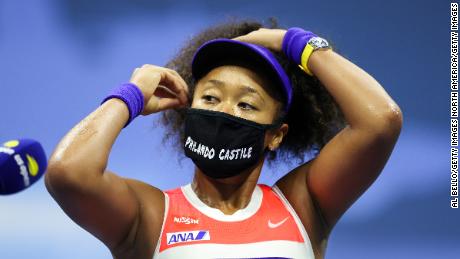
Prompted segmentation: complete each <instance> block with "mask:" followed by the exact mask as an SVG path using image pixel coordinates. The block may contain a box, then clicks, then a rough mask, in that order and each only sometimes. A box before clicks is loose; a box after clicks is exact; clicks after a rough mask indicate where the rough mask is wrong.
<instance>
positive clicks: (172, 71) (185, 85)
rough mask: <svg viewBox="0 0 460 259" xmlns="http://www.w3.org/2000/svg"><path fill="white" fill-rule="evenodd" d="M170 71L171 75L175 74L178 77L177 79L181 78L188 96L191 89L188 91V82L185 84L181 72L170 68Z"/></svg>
mask: <svg viewBox="0 0 460 259" xmlns="http://www.w3.org/2000/svg"><path fill="white" fill-rule="evenodd" d="M168 71H170V72H171V73H173V74H174V75H176V76H177V78H179V80H180V81H181V82H182V85H183V86H184V89H185V92H186V93H187V94H188V92H189V89H188V85H187V82H185V80H184V78H182V76H181V75H180V74H179V72H177V71H176V70H174V69H169V68H168Z"/></svg>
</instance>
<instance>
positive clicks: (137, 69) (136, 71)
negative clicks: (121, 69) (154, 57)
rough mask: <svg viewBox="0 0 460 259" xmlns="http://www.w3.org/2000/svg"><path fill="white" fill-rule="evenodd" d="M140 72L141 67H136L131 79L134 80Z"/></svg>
mask: <svg viewBox="0 0 460 259" xmlns="http://www.w3.org/2000/svg"><path fill="white" fill-rule="evenodd" d="M138 72H139V68H138V67H136V68H135V69H134V71H133V73H132V74H131V79H130V80H133V78H134V77H135V76H136V74H137V73H138Z"/></svg>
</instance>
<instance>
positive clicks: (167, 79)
mask: <svg viewBox="0 0 460 259" xmlns="http://www.w3.org/2000/svg"><path fill="white" fill-rule="evenodd" d="M179 78H180V77H178V76H176V75H175V74H174V73H172V72H170V71H167V70H165V73H162V78H161V81H160V83H161V84H162V85H164V86H166V87H168V88H169V89H170V90H172V91H173V92H174V93H175V94H176V95H177V96H178V97H179V99H180V100H181V101H182V102H183V103H187V99H188V98H187V94H186V90H185V88H184V86H182V84H183V83H182V82H181V80H180V79H179Z"/></svg>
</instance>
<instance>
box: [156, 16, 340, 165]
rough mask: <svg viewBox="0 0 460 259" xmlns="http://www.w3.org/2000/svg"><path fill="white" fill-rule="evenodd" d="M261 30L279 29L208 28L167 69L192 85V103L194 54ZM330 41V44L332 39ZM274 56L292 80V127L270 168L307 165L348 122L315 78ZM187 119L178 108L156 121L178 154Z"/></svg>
mask: <svg viewBox="0 0 460 259" xmlns="http://www.w3.org/2000/svg"><path fill="white" fill-rule="evenodd" d="M259 28H269V29H276V28H280V27H279V26H278V22H277V19H276V18H274V17H270V18H269V19H268V25H267V26H264V24H262V23H261V22H258V21H256V20H252V19H244V20H240V19H237V18H230V19H229V20H228V21H226V22H223V23H221V24H218V25H215V26H213V27H208V28H206V29H205V30H203V31H201V32H200V33H198V34H197V35H195V36H193V37H191V38H190V39H188V40H187V41H186V42H185V44H184V45H183V47H182V48H181V49H180V50H179V52H178V53H177V54H176V55H175V56H174V57H173V58H172V59H171V60H169V61H168V62H167V64H166V65H165V67H168V68H171V69H174V70H176V71H177V72H178V73H179V74H180V75H181V76H182V77H183V79H184V80H185V82H186V83H187V84H188V86H189V90H190V91H189V98H190V100H191V99H192V97H193V93H194V90H195V85H196V82H195V79H194V78H193V76H192V71H191V63H192V58H193V55H194V53H195V51H196V50H197V49H198V48H199V47H200V46H201V45H202V44H203V43H205V42H207V41H209V40H212V39H216V38H228V39H231V38H234V37H237V36H240V35H245V34H247V33H250V32H251V31H255V30H258V29H259ZM328 41H329V42H330V39H328ZM330 45H332V46H333V48H334V51H336V52H337V48H336V47H335V45H334V44H332V43H331V42H330ZM272 52H273V51H272ZM273 54H274V55H275V57H276V58H277V60H278V62H279V63H280V64H281V66H282V67H283V68H284V70H285V71H286V73H287V74H288V76H289V79H290V80H291V84H292V86H293V100H292V104H291V108H290V110H289V112H288V113H287V114H286V116H285V118H284V121H285V123H287V124H288V125H289V131H288V134H287V135H286V136H285V137H284V139H283V142H282V143H281V144H280V146H279V148H278V149H277V150H275V151H270V152H269V153H268V156H267V160H268V164H269V166H271V164H272V162H273V161H275V160H277V159H281V160H283V162H287V163H291V162H292V160H293V158H296V159H297V161H299V163H300V162H304V159H305V154H306V152H313V153H314V154H316V153H317V152H319V150H320V149H321V148H322V147H323V146H324V145H325V144H326V143H327V142H328V141H329V140H330V139H331V138H332V137H333V136H334V135H335V134H337V132H338V131H339V130H341V129H342V128H343V127H344V126H345V124H346V122H345V119H344V116H343V113H342V111H341V110H340V109H339V107H338V105H337V103H336V102H335V100H334V99H333V98H332V96H331V95H330V94H329V93H328V92H327V90H326V89H325V87H324V86H323V85H322V84H321V82H320V81H319V80H318V79H317V78H316V77H311V76H309V75H307V74H306V73H305V72H304V71H302V70H301V69H300V68H299V67H298V65H297V64H293V63H292V62H290V61H289V60H288V59H287V57H286V56H285V55H284V53H282V52H278V53H277V52H273ZM279 115H280V116H282V115H281V114H279ZM275 119H276V118H275ZM184 120H185V109H184V108H178V109H170V110H166V111H164V112H163V113H162V116H161V117H160V120H159V121H158V122H157V123H160V124H162V125H163V126H165V127H166V132H165V135H164V137H163V144H165V143H166V142H169V143H171V144H172V145H173V147H176V148H178V150H179V151H181V152H179V154H183V153H184V152H183V143H184V140H185V136H184V128H183V124H184ZM182 158H185V156H183V157H182Z"/></svg>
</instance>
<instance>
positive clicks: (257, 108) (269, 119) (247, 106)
mask: <svg viewBox="0 0 460 259" xmlns="http://www.w3.org/2000/svg"><path fill="white" fill-rule="evenodd" d="M267 84H268V82H266V81H265V80H264V79H263V78H262V77H260V76H259V75H257V74H256V73H255V72H253V71H251V70H249V69H247V68H244V67H240V66H235V65H225V66H220V67H217V68H214V69H213V70H211V71H210V72H209V73H208V74H207V75H206V76H204V77H202V78H201V79H200V80H199V81H198V83H197V85H196V87H195V92H194V95H193V101H192V104H191V107H192V108H199V109H207V110H212V111H220V112H225V113H228V114H230V115H233V116H237V117H241V118H244V119H247V120H251V121H254V122H258V123H262V124H270V123H273V121H274V119H275V118H276V116H277V110H278V108H279V107H281V105H282V104H281V103H280V102H278V101H277V100H275V99H274V98H272V97H271V96H270V95H269V94H268V92H267V91H266V90H265V88H264V87H267ZM286 133H287V124H283V125H282V126H281V127H280V129H277V130H273V131H267V133H266V137H265V142H266V146H268V147H269V148H270V149H271V150H274V149H276V148H277V147H278V146H279V144H280V142H281V140H282V138H283V136H284V135H285V134H286Z"/></svg>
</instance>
